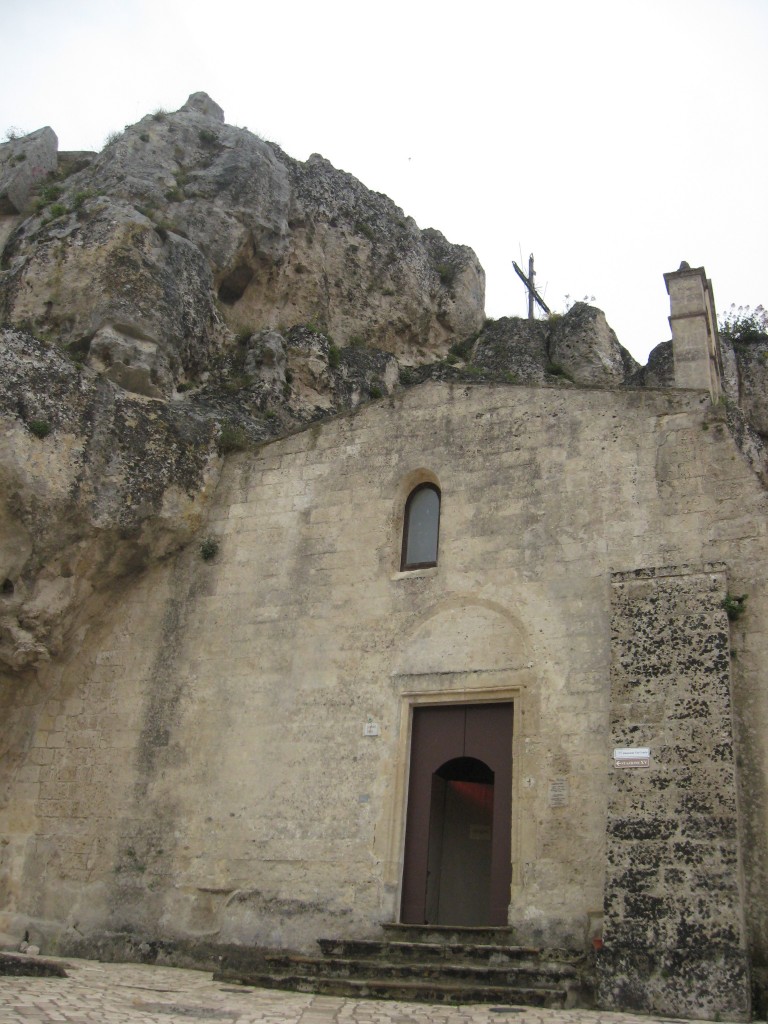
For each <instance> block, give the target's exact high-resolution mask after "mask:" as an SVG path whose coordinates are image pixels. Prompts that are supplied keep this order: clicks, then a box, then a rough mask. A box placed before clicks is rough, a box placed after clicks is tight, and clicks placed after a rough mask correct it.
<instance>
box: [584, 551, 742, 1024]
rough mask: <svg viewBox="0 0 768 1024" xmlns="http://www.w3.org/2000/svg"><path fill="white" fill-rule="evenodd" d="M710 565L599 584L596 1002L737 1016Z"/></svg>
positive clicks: (715, 576) (724, 723)
mask: <svg viewBox="0 0 768 1024" xmlns="http://www.w3.org/2000/svg"><path fill="white" fill-rule="evenodd" d="M726 594H727V578H726V573H725V566H724V565H723V564H722V563H718V564H709V565H704V566H702V567H700V568H699V569H698V570H697V569H692V568H691V567H690V566H683V567H671V568H659V569H655V570H637V571H636V572H633V573H616V574H615V575H614V577H613V615H612V635H613V657H612V665H611V743H612V744H613V745H614V747H615V748H623V749H624V750H625V751H627V752H628V753H629V752H631V751H637V750H638V749H639V750H641V751H642V752H643V753H645V751H646V750H649V751H650V758H649V759H647V760H649V761H650V763H649V764H648V765H647V766H646V764H644V763H642V762H643V761H645V760H646V759H645V758H642V757H641V758H639V759H636V760H639V761H640V762H641V763H639V764H636V763H634V761H629V762H627V761H622V760H616V761H615V763H614V767H613V769H612V770H611V772H610V798H609V803H608V819H607V851H606V863H607V878H606V889H605V911H606V920H605V947H604V948H603V950H602V952H601V954H600V961H599V962H600V968H601V993H600V1002H601V1004H602V1005H604V1006H609V1007H613V1008H616V1009H622V1010H627V1009H636V1010H641V1011H643V1012H646V1013H653V1012H662V1013H667V1014H670V1013H671V1014H677V1015H681V1016H692V1017H714V1016H715V1015H720V1016H722V1017H725V1018H726V1019H729V1020H733V1019H739V1020H741V1019H745V1018H748V1017H749V1005H750V990H749V968H748V962H747V954H746V941H745V931H744V917H743V893H742V876H741V856H740V848H739V822H738V809H737V799H736V767H735V759H734V745H733V731H732V714H731V687H730V653H731V651H730V642H729V623H728V616H727V614H726V611H725V609H724V607H723V602H724V600H725V598H726Z"/></svg>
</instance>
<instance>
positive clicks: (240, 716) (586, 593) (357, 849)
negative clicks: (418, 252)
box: [0, 271, 768, 1019]
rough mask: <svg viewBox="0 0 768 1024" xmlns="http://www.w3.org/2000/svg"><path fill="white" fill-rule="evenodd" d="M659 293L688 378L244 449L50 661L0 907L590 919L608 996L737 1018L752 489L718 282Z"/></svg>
mask: <svg viewBox="0 0 768 1024" xmlns="http://www.w3.org/2000/svg"><path fill="white" fill-rule="evenodd" d="M668 287H669V289H670V294H671V295H672V313H673V316H672V326H673V333H674V343H675V360H676V382H677V384H678V386H676V387H674V388H665V389H655V390H653V389H642V390H641V389H615V390H610V389H600V388H594V389H589V388H570V387H567V388H546V387H542V388H531V387H520V386H514V385H480V384H462V385H456V384H442V383H427V384H423V385H421V386H418V387H415V388H412V389H410V390H406V391H403V392H397V393H395V394H393V395H391V396H389V397H386V398H384V399H381V400H380V401H378V402H375V403H371V404H370V405H368V406H366V407H364V408H362V409H360V410H359V411H357V412H356V413H354V414H350V415H348V416H342V417H339V418H337V419H335V420H332V421H328V422H325V423H322V424H319V425H316V426H313V427H311V428H310V429H307V430H304V431H302V432H300V433H297V434H295V435H293V436H289V437H286V438H283V439H281V440H278V441H276V442H274V443H272V444H269V445H267V446H265V447H264V448H263V449H261V450H260V451H259V452H258V453H257V454H248V453H243V454H239V455H234V456H231V457H230V459H229V462H228V464H227V466H226V468H225V470H224V473H223V476H222V479H221V482H220V483H219V486H218V490H217V493H216V496H215V500H214V502H213V512H212V515H211V519H210V522H209V526H208V535H209V539H210V540H211V542H212V545H211V547H210V548H209V550H215V552H216V553H215V555H214V557H211V558H208V559H202V558H201V557H200V553H199V549H198V548H195V549H194V550H193V549H188V550H187V551H185V552H183V553H182V554H181V555H179V556H175V557H174V558H173V559H169V560H168V561H167V562H166V563H165V564H162V565H159V566H157V567H155V568H154V569H153V570H151V571H150V572H148V573H146V574H145V575H144V576H142V577H141V578H140V579H139V580H137V581H134V582H133V583H132V584H130V585H126V586H125V588H124V590H123V592H122V593H121V594H120V595H119V600H115V601H114V602H113V603H112V604H110V605H109V606H107V607H105V608H104V609H103V612H102V615H101V617H100V619H99V620H98V621H96V622H94V623H92V624H90V626H89V628H88V630H87V631H85V630H84V631H83V633H82V635H81V636H79V637H78V642H77V643H76V644H74V645H73V646H72V648H71V650H70V651H69V653H68V654H67V656H66V657H65V658H63V659H62V661H61V662H60V663H58V664H56V665H55V666H53V667H51V668H50V670H49V677H50V678H48V679H47V680H46V685H45V687H44V688H41V691H40V698H39V699H40V709H39V714H38V717H37V727H36V731H35V734H34V736H33V738H32V740H31V743H30V744H29V745H28V748H27V749H25V751H24V753H23V758H22V760H21V767H20V768H19V769H18V770H17V771H15V774H14V776H13V778H12V779H11V780H10V789H9V792H10V801H9V803H8V806H7V807H6V808H5V809H4V810H3V811H1V812H0V815H2V818H0V821H1V822H2V826H3V828H2V831H3V833H4V834H5V836H6V839H5V847H4V850H3V861H2V863H3V882H2V900H1V901H0V930H2V931H5V932H7V933H15V932H17V931H19V929H21V930H24V929H31V932H32V935H33V937H34V936H35V935H40V936H42V937H43V938H44V939H45V940H46V941H47V944H48V948H49V949H50V948H54V947H55V948H58V949H61V950H63V951H66V950H67V949H68V948H74V946H76V944H77V942H78V941H79V940H80V939H82V938H83V937H89V936H107V935H115V934H124V933H127V934H131V935H136V936H139V937H141V936H145V937H148V938H149V937H154V938H164V939H168V940H173V939H189V938H190V937H192V938H194V937H204V938H206V940H207V941H210V942H214V943H215V942H219V943H239V944H252V945H259V946H267V947H277V948H290V949H308V948H310V947H311V946H312V945H313V944H314V941H315V939H316V938H318V937H321V936H336V935H343V936H345V937H373V936H375V935H376V934H377V932H378V929H379V927H380V925H381V923H386V922H392V921H401V922H406V923H407V922H413V923H424V922H426V923H428V924H456V925H484V924H508V925H510V926H511V927H512V928H513V929H514V932H515V935H516V936H517V937H519V940H520V942H521V943H525V944H532V945H541V946H547V947H560V948H566V949H571V950H586V949H589V950H591V949H592V947H593V943H594V945H595V946H601V947H602V948H601V949H600V952H599V954H598V957H597V960H598V970H599V979H600V981H599V988H598V1000H599V1002H600V1004H601V1005H603V1006H610V1007H615V1008H619V1009H621V1008H628V1007H630V1006H636V1007H640V1008H645V1009H647V1010H649V1011H653V1012H664V1013H667V1014H677V1015H680V1014H689V1015H695V1016H709V1017H715V1016H716V1015H718V1014H720V1015H722V1016H730V1017H738V1018H740V1019H747V1018H748V1017H749V1015H750V1012H751V1009H750V1007H751V1003H750V999H751V994H750V993H751V987H752V984H753V981H754V980H755V979H758V980H759V978H760V976H761V970H762V967H763V965H764V964H765V956H766V951H767V950H768V910H767V909H766V905H765V900H764V898H763V894H764V892H765V882H766V862H767V856H768V851H767V850H766V799H767V796H768V794H767V792H766V790H767V787H766V781H767V779H766V772H767V769H766V750H765V735H766V726H767V725H768V693H767V692H766V680H765V665H766V661H767V659H766V654H768V650H767V647H768V641H767V640H766V635H765V630H764V625H763V624H764V622H765V620H766V614H765V612H766V597H767V595H766V565H767V564H768V536H766V524H767V523H768V517H767V516H766V511H767V510H768V508H767V498H766V492H765V490H764V488H763V486H762V484H761V483H760V481H759V480H758V478H757V476H756V475H755V473H754V472H753V470H752V469H751V468H750V466H749V465H748V463H747V462H746V460H745V459H744V457H743V455H742V454H741V452H740V450H739V448H738V447H737V445H736V443H735V441H734V438H733V436H732V434H731V432H730V431H729V429H728V426H727V423H726V417H725V409H724V406H723V405H722V403H720V402H719V401H718V397H719V394H718V366H717V350H716V347H715V338H716V334H715V332H714V331H713V319H712V315H711V313H712V310H711V303H710V304H709V305H708V302H709V298H708V296H709V293H708V290H707V282H706V278H705V277H704V276H703V274H702V272H700V271H681V272H679V273H678V274H673V275H668ZM745 595H746V600H744V597H745ZM742 613H743V614H742ZM594 940H596V941H594Z"/></svg>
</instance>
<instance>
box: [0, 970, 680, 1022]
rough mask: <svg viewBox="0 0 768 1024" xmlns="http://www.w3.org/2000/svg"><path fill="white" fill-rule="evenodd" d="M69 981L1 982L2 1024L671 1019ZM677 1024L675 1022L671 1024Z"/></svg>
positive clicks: (147, 974)
mask: <svg viewBox="0 0 768 1024" xmlns="http://www.w3.org/2000/svg"><path fill="white" fill-rule="evenodd" d="M46 959H50V960H52V961H53V962H55V963H60V964H62V965H63V966H64V967H65V969H66V971H67V974H68V977H66V978H39V977H14V976H10V977H0V1024H54V1022H56V1024H59V1022H62V1024H217V1022H218V1024H417V1022H418V1024H499V1022H502V1021H514V1022H515V1024H659V1022H660V1021H663V1022H667V1021H668V1018H656V1017H643V1016H638V1015H635V1014H625V1013H605V1012H602V1011H601V1012H590V1011H586V1010H540V1009H533V1008H530V1007H516V1006H512V1005H510V1006H496V1007H494V1006H488V1005H478V1004H473V1005H462V1006H442V1005H440V1006H433V1005H429V1004H425V1003H399V1002H384V1001H377V1000H368V999H338V998H335V997H332V996H316V995H312V994H304V993H296V992H280V991H274V990H268V989H258V988H245V987H242V988H241V987H238V986H234V985H229V984H226V983H224V982H217V981H213V980H212V977H211V975H210V974H209V973H206V972H203V971H190V970H183V969H181V968H176V967H154V966H149V965H145V964H106V963H99V962H97V961H95V960H76V959H72V958H66V959H61V960H57V959H56V958H53V957H46ZM675 1024H677V1022H675Z"/></svg>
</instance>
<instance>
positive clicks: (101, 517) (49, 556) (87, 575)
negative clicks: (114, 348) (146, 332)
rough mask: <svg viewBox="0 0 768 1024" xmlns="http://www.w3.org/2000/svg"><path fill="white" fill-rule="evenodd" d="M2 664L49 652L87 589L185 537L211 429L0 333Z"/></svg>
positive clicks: (196, 509) (199, 510)
mask: <svg viewBox="0 0 768 1024" xmlns="http://www.w3.org/2000/svg"><path fill="white" fill-rule="evenodd" d="M0 381H1V382H2V383H1V384H0V420H2V425H3V429H2V432H0V495H1V496H2V498H1V499H0V538H1V539H0V665H3V664H4V665H5V666H6V667H9V668H11V669H15V670H23V669H27V668H30V667H34V666H35V665H36V664H39V663H40V662H41V661H45V660H48V659H49V658H50V657H52V656H55V655H56V654H57V653H58V651H59V650H60V649H61V647H62V644H63V643H64V641H65V637H66V633H67V630H68V629H69V628H70V627H71V626H72V624H73V622H74V618H75V616H76V614H77V612H78V610H81V609H83V608H84V607H85V606H86V605H87V602H88V601H89V599H90V598H91V596H92V595H94V594H97V593H98V592H100V591H104V590H105V589H108V588H109V586H110V585H111V584H112V583H114V581H115V580H116V579H118V578H119V577H120V576H122V575H124V574H125V573H126V572H132V571H136V570H138V569H141V568H143V567H145V566H146V565H148V564H149V563H151V562H152V561H154V560H156V559H158V558H162V557H164V556H165V555H167V554H168V553H169V552H170V551H173V550H174V549H176V548H178V547H180V546H181V545H183V544H185V543H187V542H188V541H189V540H190V538H191V537H192V536H194V534H195V532H196V531H197V530H198V529H199V528H200V525H201V523H202V522H203V520H204V516H205V510H206V507H207V502H208V498H209V495H210V493H211V490H212V488H213V486H214V484H215V481H216V479H217V475H218V468H219V465H220V460H219V458H218V454H217V451H216V443H215V442H216V435H217V431H218V428H217V426H216V423H215V422H214V421H212V420H210V419H205V418H203V417H202V416H197V415H195V414H194V413H193V412H192V411H191V410H189V409H185V410H184V411H183V412H182V411H180V410H178V409H177V408H175V407H174V406H173V405H168V404H165V403H158V402H148V401H146V400H142V399H140V398H137V397H134V396H131V395H129V394H127V393H126V392H125V391H124V390H123V389H121V388H119V387H116V386H115V385H113V384H112V383H111V382H110V381H108V380H106V379H105V378H103V377H100V376H97V375H95V374H93V373H89V372H87V371H83V370H81V369H80V368H78V367H77V366H76V365H75V364H73V363H72V362H71V361H70V360H68V359H66V358H65V357H64V356H62V355H61V353H59V352H58V351H57V350H56V349H55V348H54V347H52V346H49V345H46V344H44V343H42V342H40V341H39V340H37V339H35V338H32V337H31V336H30V335H27V334H25V333H23V332H20V331H15V330H9V329H4V330H2V331H0Z"/></svg>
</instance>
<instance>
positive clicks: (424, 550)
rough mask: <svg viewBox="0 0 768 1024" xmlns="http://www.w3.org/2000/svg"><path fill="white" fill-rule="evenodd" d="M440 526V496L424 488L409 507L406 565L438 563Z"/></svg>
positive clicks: (428, 488) (414, 495) (416, 494)
mask: <svg viewBox="0 0 768 1024" xmlns="http://www.w3.org/2000/svg"><path fill="white" fill-rule="evenodd" d="M439 524H440V495H439V494H438V493H437V491H435V490H433V488H431V487H422V488H421V490H418V491H416V492H415V494H413V495H412V497H411V500H410V503H409V505H408V540H407V544H406V551H405V563H406V565H418V564H419V563H421V562H436V561H437V534H438V527H439Z"/></svg>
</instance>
